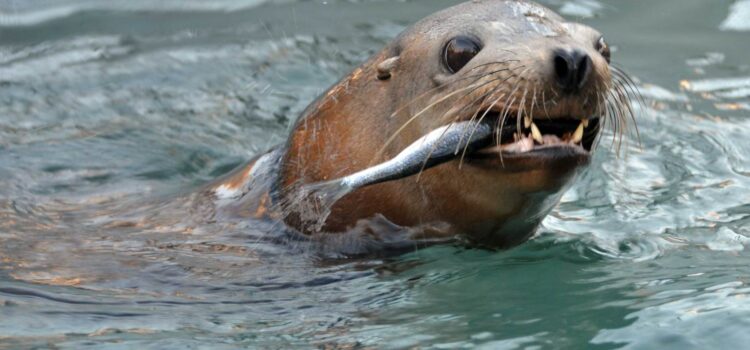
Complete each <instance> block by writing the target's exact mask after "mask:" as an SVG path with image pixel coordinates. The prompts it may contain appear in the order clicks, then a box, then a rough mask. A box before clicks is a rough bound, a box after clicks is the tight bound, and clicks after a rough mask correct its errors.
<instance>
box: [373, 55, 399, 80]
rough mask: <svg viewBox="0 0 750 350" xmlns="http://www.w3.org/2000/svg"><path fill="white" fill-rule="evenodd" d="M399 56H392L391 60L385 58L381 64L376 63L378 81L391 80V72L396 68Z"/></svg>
mask: <svg viewBox="0 0 750 350" xmlns="http://www.w3.org/2000/svg"><path fill="white" fill-rule="evenodd" d="M399 59H400V56H394V57H391V58H387V59H385V60H383V61H382V62H380V63H378V65H377V70H378V79H380V80H388V79H390V78H391V75H392V72H393V70H394V69H396V67H398V63H399Z"/></svg>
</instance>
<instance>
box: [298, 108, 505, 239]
mask: <svg viewBox="0 0 750 350" xmlns="http://www.w3.org/2000/svg"><path fill="white" fill-rule="evenodd" d="M493 132H494V127H493V126H492V125H490V124H488V123H477V122H471V121H466V122H459V123H452V124H449V125H446V126H443V127H440V128H438V129H435V130H433V131H431V132H430V133H429V134H427V135H425V136H422V137H421V138H419V139H418V140H417V141H415V142H414V143H412V144H411V145H409V147H406V148H405V149H404V150H403V151H401V153H399V154H398V155H397V156H396V157H394V158H393V159H391V160H388V161H386V162H383V163H380V164H378V165H375V166H373V167H370V168H367V169H364V170H362V171H359V172H357V173H354V174H352V175H349V176H345V177H342V178H338V179H336V180H331V181H325V182H319V183H314V184H309V185H304V186H302V188H301V191H300V192H299V193H298V200H296V201H293V203H295V205H297V206H298V208H297V211H298V212H299V214H300V219H301V220H302V221H305V222H308V223H309V225H310V227H312V228H313V230H314V231H320V230H321V229H322V227H323V225H324V223H325V220H326V218H327V217H328V215H329V214H330V210H331V208H332V207H333V205H334V203H336V202H337V201H338V200H339V199H341V198H342V197H344V196H345V195H346V194H347V193H350V192H352V191H354V190H356V189H358V188H362V187H365V186H369V185H373V184H377V183H381V182H386V181H391V180H397V179H402V178H405V177H408V176H411V175H414V174H417V173H419V172H420V171H422V170H423V169H428V168H430V167H433V166H436V165H438V164H441V163H444V162H447V161H449V160H451V159H455V158H456V157H458V156H459V155H460V154H461V153H462V152H463V150H464V149H466V148H468V149H475V148H476V147H480V146H482V145H485V144H487V143H488V142H489V141H491V138H490V136H491V135H492V133H493Z"/></svg>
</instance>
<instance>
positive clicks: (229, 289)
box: [0, 0, 750, 349]
mask: <svg viewBox="0 0 750 350" xmlns="http://www.w3.org/2000/svg"><path fill="white" fill-rule="evenodd" d="M454 2H455V1H448V0H435V1H426V0H424V1H411V2H401V1H390V0H385V1H357V2H353V1H328V2H326V3H324V2H322V1H266V2H261V1H218V2H211V3H210V4H206V3H204V2H195V1H186V2H182V1H181V2H159V3H158V4H157V3H154V2H143V1H135V2H132V1H121V2H112V1H110V2H100V1H73V0H71V1H65V2H64V3H63V2H52V1H23V2H22V1H14V0H0V348H4V347H31V346H33V345H40V346H46V345H48V344H54V345H57V346H61V347H67V348H80V347H82V346H85V345H95V346H96V347H97V348H102V347H110V348H148V347H152V348H171V347H174V348H184V347H187V346H191V345H192V346H211V347H217V348H222V347H226V348H235V347H237V346H256V347H261V348H266V347H270V348H287V347H307V346H310V345H328V346H332V347H333V346H339V347H342V348H347V347H356V346H373V347H383V348H405V347H411V346H415V345H424V346H426V347H427V346H429V345H432V346H434V347H438V348H461V347H469V346H482V347H485V348H492V349H496V348H508V349H510V348H525V347H541V348H581V347H584V346H588V347H593V348H620V347H626V348H674V349H686V348H702V349H705V348H720V347H728V348H729V347H734V348H741V347H743V345H744V344H745V343H747V341H748V340H750V339H748V335H747V332H746V330H747V328H748V326H749V325H748V320H750V309H749V307H748V305H750V303H748V301H747V300H748V298H747V296H748V294H749V292H750V287H748V283H750V280H748V275H749V273H750V268H749V267H748V266H750V258H748V255H747V252H746V249H747V248H748V246H749V245H750V231H748V229H747V227H748V225H747V221H748V220H749V219H748V218H750V206H749V205H748V203H749V202H750V192H748V191H747V190H746V189H748V188H750V179H749V178H748V175H750V165H748V164H750V159H748V154H750V143H749V142H747V141H746V140H747V136H746V135H745V134H746V132H745V131H746V130H750V119H748V118H747V117H748V115H749V113H750V92H749V90H750V65H748V63H747V57H748V54H750V52H749V51H750V48H748V46H747V45H746V39H747V32H746V30H748V27H747V23H750V15H749V14H748V11H747V10H748V4H749V2H748V1H745V0H739V1H735V2H732V1H718V2H711V3H710V4H709V3H706V2H701V1H684V0H669V1H660V2H658V3H655V2H647V1H645V0H644V1H630V2H622V1H614V0H610V1H590V0H585V1H584V0H580V1H578V0H572V1H559V0H549V1H547V4H549V5H550V6H552V7H553V8H555V9H558V10H561V11H562V12H563V13H564V14H565V15H567V16H571V17H574V18H583V19H582V20H583V21H584V22H586V23H589V24H591V25H593V26H595V27H597V28H599V29H601V30H602V31H603V32H604V33H606V34H607V36H608V38H609V41H610V42H612V43H614V44H615V46H616V47H615V48H616V52H615V54H614V55H615V58H616V61H617V62H618V63H619V65H620V66H623V67H624V68H625V69H626V70H628V71H629V72H630V73H632V74H633V75H634V76H636V77H637V78H638V80H639V83H640V85H641V90H642V93H643V95H644V96H645V97H646V99H647V105H646V106H643V107H638V106H636V107H637V108H638V125H639V131H640V138H639V139H637V138H635V137H633V138H631V139H630V140H629V142H628V143H627V144H626V146H625V148H626V149H625V150H624V151H623V152H621V155H620V156H617V155H616V154H615V152H614V151H612V150H611V149H609V148H608V144H607V142H603V147H602V148H601V149H600V150H599V152H598V153H597V155H596V157H595V160H594V162H593V165H592V169H591V170H590V171H589V172H588V173H587V174H586V175H585V176H584V178H583V179H582V180H581V181H580V182H579V183H578V184H576V186H575V187H574V188H573V189H571V190H570V191H569V192H568V193H567V194H566V195H565V197H564V199H563V202H562V203H561V205H560V206H559V207H558V209H556V210H555V212H554V213H553V215H551V216H550V217H549V218H548V219H547V220H546V221H545V224H544V228H543V229H542V230H541V232H540V235H539V236H538V237H537V238H535V239H534V240H532V241H531V242H529V243H528V244H525V245H523V246H521V247H519V248H517V249H513V250H510V251H504V252H488V251H482V250H473V249H467V248H463V247H455V246H439V247H433V248H429V249H418V250H416V251H415V252H413V253H409V254H406V255H404V256H400V257H390V258H378V259H366V260H363V259H358V260H339V261H331V260H329V259H320V257H319V255H317V254H314V251H315V247H313V246H311V245H310V244H309V243H306V242H294V241H292V242H288V241H287V242H280V240H281V239H280V238H281V237H283V232H281V229H280V228H279V227H274V226H272V225H269V224H268V223H264V222H253V221H241V222H231V221H230V222H225V221H221V222H214V221H212V220H210V219H209V216H210V213H208V212H207V211H206V209H205V208H202V207H200V206H195V205H193V204H191V203H193V202H192V201H191V200H190V199H191V198H192V197H193V196H196V195H197V194H196V191H197V189H198V188H200V186H201V185H202V184H205V183H206V182H207V181H210V180H211V179H214V178H216V177H217V176H219V175H221V174H223V173H226V172H227V171H228V170H230V169H232V168H233V167H234V166H236V165H238V164H240V163H241V162H243V161H244V160H247V159H248V158H250V157H251V156H252V155H253V154H255V153H256V152H259V151H262V150H264V149H267V148H268V147H270V146H271V145H273V144H275V143H278V142H281V141H283V139H284V137H285V133H286V130H287V129H288V128H289V124H290V123H291V122H292V121H293V120H294V117H295V116H296V115H297V114H298V113H300V112H301V110H302V109H303V108H304V107H305V106H306V105H307V103H309V102H310V101H312V100H313V99H314V98H315V96H316V95H317V94H319V93H320V92H322V91H324V89H325V88H326V87H327V86H329V85H330V84H331V83H333V82H334V81H335V80H336V79H337V78H338V77H340V76H342V75H343V74H345V73H346V72H347V71H348V70H349V69H350V68H351V67H352V66H354V65H356V64H357V63H358V62H361V61H362V60H363V59H365V58H366V57H367V56H368V55H369V54H371V53H372V52H374V51H375V50H377V49H378V48H379V47H380V46H382V45H383V44H384V43H385V42H387V41H388V40H389V39H390V38H392V37H393V36H394V35H395V34H396V33H398V32H399V31H400V30H401V29H402V28H404V26H406V25H408V23H410V22H413V21H414V20H416V19H418V18H420V17H422V16H424V15H426V14H428V13H430V12H432V11H434V10H436V9H438V8H442V7H445V6H447V5H448V4H451V3H454ZM667 14H668V15H667ZM331 16H335V18H336V22H337V23H336V25H335V26H334V25H331V18H332V17H331ZM608 140H609V141H611V138H609V139H605V141H608ZM639 140H640V142H639Z"/></svg>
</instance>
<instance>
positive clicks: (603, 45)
mask: <svg viewBox="0 0 750 350" xmlns="http://www.w3.org/2000/svg"><path fill="white" fill-rule="evenodd" d="M594 48H596V51H599V53H600V54H601V55H602V56H603V57H604V59H606V60H607V63H609V61H610V59H611V57H612V53H611V52H610V50H609V44H607V41H606V40H604V37H603V36H601V37H599V40H597V41H596V44H595V45H594Z"/></svg>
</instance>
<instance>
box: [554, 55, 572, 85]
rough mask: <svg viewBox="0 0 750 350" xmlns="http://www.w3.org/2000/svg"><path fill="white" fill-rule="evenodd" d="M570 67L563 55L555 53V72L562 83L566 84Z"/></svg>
mask: <svg viewBox="0 0 750 350" xmlns="http://www.w3.org/2000/svg"><path fill="white" fill-rule="evenodd" d="M570 68H571V67H570V64H569V63H568V60H567V59H566V58H565V57H564V56H563V55H561V54H559V53H558V54H556V55H555V74H556V75H557V80H558V81H559V82H560V83H561V84H563V85H567V82H568V80H570Z"/></svg>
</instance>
